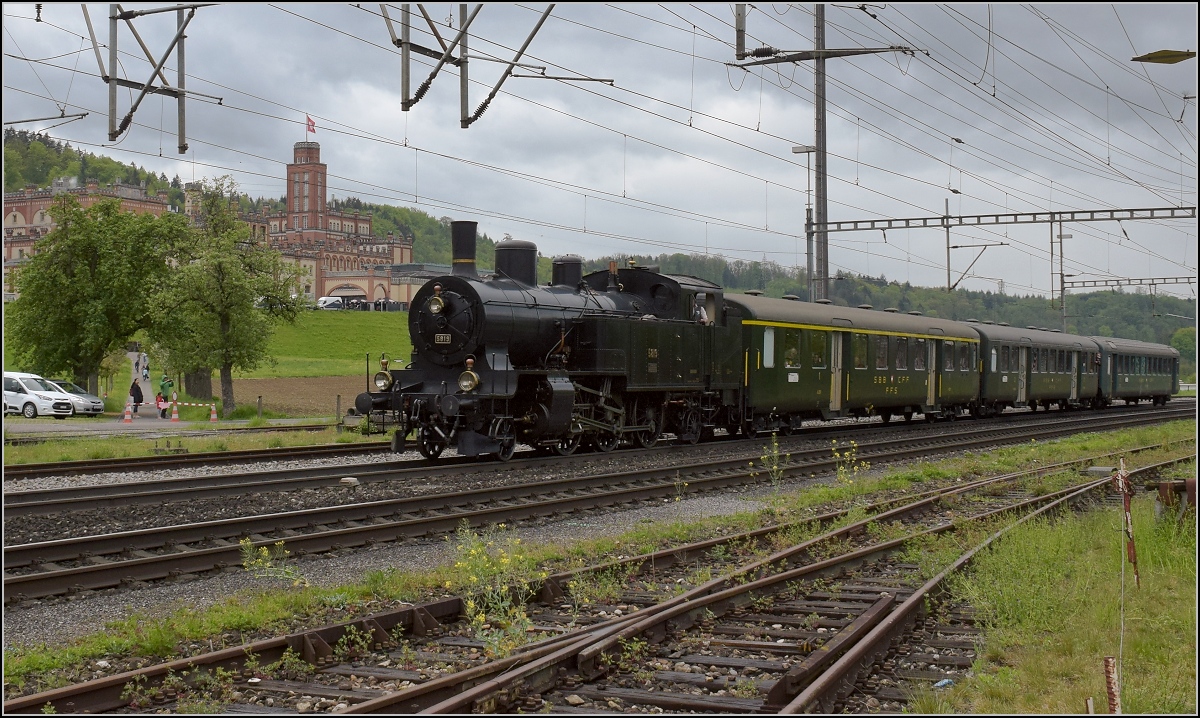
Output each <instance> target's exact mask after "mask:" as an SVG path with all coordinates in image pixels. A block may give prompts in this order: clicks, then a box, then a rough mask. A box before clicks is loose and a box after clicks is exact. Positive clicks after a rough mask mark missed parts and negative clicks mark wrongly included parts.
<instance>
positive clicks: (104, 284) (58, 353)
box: [5, 194, 187, 384]
mask: <svg viewBox="0 0 1200 718" xmlns="http://www.w3.org/2000/svg"><path fill="white" fill-rule="evenodd" d="M49 211H50V215H51V217H52V218H53V219H54V221H55V223H56V225H57V226H56V227H55V229H54V230H53V231H52V232H50V233H49V234H47V235H46V236H45V237H43V238H42V239H41V240H39V241H38V243H37V244H36V245H35V246H34V249H35V252H36V253H35V254H34V255H33V256H32V257H30V258H29V259H28V260H26V261H25V262H24V263H23V264H21V265H20V266H19V267H17V268H16V269H14V272H16V277H15V280H14V281H15V286H16V289H17V292H18V293H19V295H20V297H19V298H18V299H17V300H16V301H15V302H13V303H12V304H10V305H9V306H7V307H5V330H6V333H7V336H8V338H9V340H10V341H11V342H12V343H13V344H14V345H15V352H14V356H15V357H16V358H17V361H18V362H19V364H20V365H21V366H22V367H24V368H27V369H32V370H35V371H38V372H41V373H45V374H59V373H68V374H70V375H72V376H73V377H74V380H75V381H76V382H77V383H79V384H86V383H87V381H88V377H89V376H91V375H94V374H98V373H99V371H100V367H101V363H102V362H103V360H104V358H105V357H106V356H107V355H108V354H110V353H112V352H113V351H114V350H117V349H118V348H119V347H121V345H123V344H124V343H125V342H126V341H127V340H128V339H129V337H130V336H132V335H133V334H134V332H136V331H137V330H138V329H139V328H142V327H145V326H146V325H147V324H148V322H149V304H148V297H149V294H150V292H151V289H152V288H153V287H154V286H155V285H157V284H159V283H161V282H162V281H163V279H164V277H165V276H166V274H167V272H168V266H167V261H166V260H167V257H168V256H169V255H170V254H171V253H172V251H173V248H174V247H175V246H177V245H178V244H179V242H180V241H181V239H182V238H183V237H184V236H185V235H186V233H187V226H186V225H187V223H186V220H185V219H184V218H183V217H180V216H178V215H174V214H164V215H163V216H162V217H155V216H153V215H150V214H140V215H135V214H132V213H129V212H122V211H121V206H120V202H119V201H118V200H115V199H113V200H105V201H103V202H98V203H96V204H95V205H93V206H91V207H89V208H88V209H86V210H85V209H83V208H82V207H80V205H79V202H78V200H76V198H75V197H74V196H72V195H65V194H64V195H59V196H58V197H57V198H56V199H55V202H54V204H53V205H52V206H51V208H50V210H49Z"/></svg>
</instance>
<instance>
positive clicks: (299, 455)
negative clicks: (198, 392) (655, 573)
mask: <svg viewBox="0 0 1200 718" xmlns="http://www.w3.org/2000/svg"><path fill="white" fill-rule="evenodd" d="M1168 406H1171V407H1172V408H1179V407H1180V406H1183V407H1189V408H1191V410H1192V411H1193V412H1194V410H1195V402H1193V401H1188V400H1178V399H1177V400H1174V401H1173V402H1172V403H1171V404H1168ZM1145 411H1146V409H1145V408H1144V407H1136V406H1132V407H1110V408H1109V409H1107V410H1106V411H1105V412H1104V415H1114V414H1124V413H1144V412H1145ZM1057 415H1058V413H1057V412H1051V413H1049V414H1041V413H1036V412H1024V411H1021V412H1011V413H1009V414H1005V415H1004V416H1002V417H998V418H993V419H989V420H988V425H997V424H998V423H999V424H1003V423H1008V422H1010V421H1025V420H1030V419H1031V418H1034V419H1037V418H1042V417H1044V416H1057ZM1072 415H1075V414H1074V413H1072ZM883 426H884V425H882V424H878V423H873V422H868V423H862V422H855V423H848V424H840V425H839V424H827V423H821V424H816V425H814V426H811V427H806V428H805V429H804V430H802V431H798V432H796V433H795V434H793V435H795V436H810V435H817V436H822V435H824V434H826V433H835V432H846V431H872V430H878V429H880V428H882V427H883ZM283 428H286V429H288V430H292V429H293V427H283ZM310 428H312V427H310ZM322 428H328V427H322ZM238 431H249V430H248V429H239V430H238ZM761 438H762V437H759V438H758V439H746V440H741V441H748V442H751V443H753V442H754V441H761ZM390 450H391V444H390V442H388V441H376V442H361V443H355V444H323V445H318V446H303V447H290V448H276V449H247V450H240V451H209V452H199V453H195V454H168V455H162V456H141V457H125V458H113V459H92V460H86V461H57V462H42V463H37V464H12V465H8V466H5V467H4V478H5V480H6V481H7V480H14V479H26V478H38V477H45V476H71V475H78V474H96V473H107V472H123V471H166V470H174V469H186V468H190V467H197V466H204V467H211V466H219V465H225V464H229V465H238V464H245V463H252V462H256V461H274V460H291V459H312V458H327V457H337V456H346V455H350V454H356V453H379V452H387V451H390ZM627 451H634V452H637V451H638V450H627ZM532 453H533V452H519V453H518V456H519V457H528V456H530V455H531V454H532ZM623 453H626V452H623ZM440 461H441V462H443V464H444V463H445V462H448V461H453V459H449V458H447V459H441V460H440ZM411 463H413V464H420V465H426V466H427V465H428V463H427V462H425V461H424V460H416V461H412V462H411ZM476 463H479V462H476Z"/></svg>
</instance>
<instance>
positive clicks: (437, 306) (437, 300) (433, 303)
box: [425, 296, 446, 314]
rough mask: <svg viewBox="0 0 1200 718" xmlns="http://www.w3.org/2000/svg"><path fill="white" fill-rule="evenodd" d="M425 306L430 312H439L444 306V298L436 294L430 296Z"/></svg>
mask: <svg viewBox="0 0 1200 718" xmlns="http://www.w3.org/2000/svg"><path fill="white" fill-rule="evenodd" d="M425 306H427V307H429V311H430V313H432V314H441V313H442V310H443V309H445V308H446V300H445V299H442V298H441V297H438V296H432V297H430V298H429V303H428V304H426V305H425Z"/></svg>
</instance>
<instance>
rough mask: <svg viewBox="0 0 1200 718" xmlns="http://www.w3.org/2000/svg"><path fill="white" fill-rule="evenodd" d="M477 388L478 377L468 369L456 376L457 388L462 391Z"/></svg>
mask: <svg viewBox="0 0 1200 718" xmlns="http://www.w3.org/2000/svg"><path fill="white" fill-rule="evenodd" d="M477 386H479V375H478V374H476V373H475V372H473V371H471V370H470V369H468V370H466V371H464V372H463V373H462V374H459V375H458V388H459V389H461V390H463V391H471V390H472V389H474V388H475V387H477Z"/></svg>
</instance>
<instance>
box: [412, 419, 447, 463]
mask: <svg viewBox="0 0 1200 718" xmlns="http://www.w3.org/2000/svg"><path fill="white" fill-rule="evenodd" d="M417 448H418V449H419V450H420V451H421V455H422V456H424V457H425V458H426V459H436V458H437V457H439V456H441V455H442V451H444V450H445V449H446V440H445V439H443V438H442V436H441V434H439V433H437V432H436V431H434V430H433V427H431V426H422V427H421V428H419V429H417Z"/></svg>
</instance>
